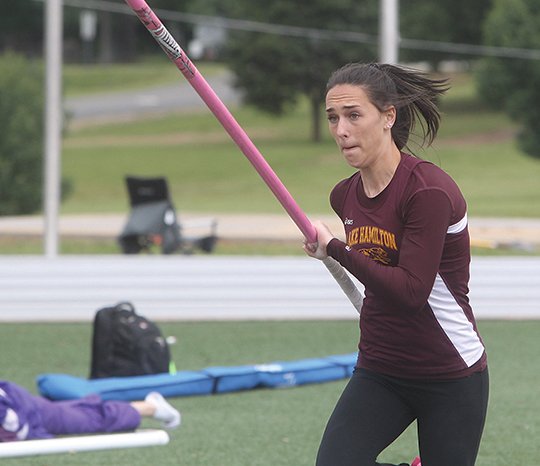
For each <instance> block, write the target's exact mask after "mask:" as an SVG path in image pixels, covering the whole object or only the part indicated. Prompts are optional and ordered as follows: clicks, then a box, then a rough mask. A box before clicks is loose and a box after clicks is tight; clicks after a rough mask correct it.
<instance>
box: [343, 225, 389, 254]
mask: <svg viewBox="0 0 540 466" xmlns="http://www.w3.org/2000/svg"><path fill="white" fill-rule="evenodd" d="M347 244H348V245H349V246H353V245H355V244H376V245H377V246H382V247H385V248H387V249H393V250H394V251H397V250H398V247H397V243H396V235H394V233H392V232H390V231H386V230H383V229H382V228H379V227H374V226H361V227H358V228H353V229H352V230H350V231H349V232H348V233H347Z"/></svg>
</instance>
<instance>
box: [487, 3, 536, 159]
mask: <svg viewBox="0 0 540 466" xmlns="http://www.w3.org/2000/svg"><path fill="white" fill-rule="evenodd" d="M539 30H540V6H539V4H538V1H537V0H496V1H495V5H494V8H493V10H492V11H491V13H490V15H489V16H488V18H487V21H486V24H485V39H486V44H487V45H493V46H500V47H517V48H528V49H540V34H539V32H538V31H539ZM539 82H540V61H538V60H524V59H517V58H495V57H491V58H485V59H483V60H482V62H481V64H480V67H479V71H478V73H477V84H478V90H479V93H480V96H481V97H482V98H483V100H485V101H486V102H487V103H488V104H489V105H491V106H493V107H494V108H499V109H501V108H502V109H504V111H505V112H506V113H507V114H508V115H510V117H512V118H513V119H514V120H515V121H516V122H518V123H520V124H521V131H520V134H519V135H518V143H519V145H520V147H521V148H522V149H523V150H524V151H525V152H526V153H527V154H529V155H531V156H533V157H538V158H540V86H539V85H538V83H539Z"/></svg>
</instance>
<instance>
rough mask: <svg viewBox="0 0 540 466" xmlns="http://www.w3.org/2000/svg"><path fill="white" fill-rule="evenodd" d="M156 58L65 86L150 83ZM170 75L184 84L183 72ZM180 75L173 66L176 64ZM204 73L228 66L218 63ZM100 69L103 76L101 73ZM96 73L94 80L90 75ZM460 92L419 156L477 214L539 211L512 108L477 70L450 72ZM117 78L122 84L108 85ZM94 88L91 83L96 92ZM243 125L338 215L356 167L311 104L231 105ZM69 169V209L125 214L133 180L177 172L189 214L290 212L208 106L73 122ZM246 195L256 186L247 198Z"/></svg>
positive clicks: (305, 201) (300, 196)
mask: <svg viewBox="0 0 540 466" xmlns="http://www.w3.org/2000/svg"><path fill="white" fill-rule="evenodd" d="M152 66H154V64H153V63H152V64H150V65H149V66H145V65H144V64H139V65H137V66H132V67H130V66H129V65H124V66H118V67H112V69H110V70H109V71H108V72H107V73H98V72H96V71H95V70H94V71H92V68H90V70H88V75H89V77H88V81H89V82H90V83H88V82H86V81H85V79H84V78H83V76H84V75H83V74H82V73H83V71H84V70H80V69H79V68H77V67H74V68H71V67H68V68H67V70H66V92H67V93H68V95H69V94H80V93H85V92H86V93H88V92H95V91H97V90H99V89H102V90H103V89H109V88H110V87H112V88H113V89H114V83H115V82H121V79H122V78H121V77H122V76H129V78H128V79H127V82H128V83H131V84H130V85H131V86H134V87H137V86H142V85H143V84H144V83H147V84H149V83H151V84H152V85H154V84H159V83H160V82H161V81H160V82H154V81H153V80H149V78H148V76H147V74H145V71H147V70H150V71H151V70H152ZM159 66H164V71H163V73H160V76H163V78H160V79H163V80H165V81H166V82H169V80H173V82H174V80H176V81H178V83H179V90H178V92H181V84H184V78H183V77H182V76H181V75H179V74H178V73H176V74H174V73H170V72H167V71H166V70H167V66H166V64H165V63H160V64H159ZM169 68H170V69H171V70H169V71H172V72H175V69H174V67H173V66H169ZM202 72H203V74H205V73H219V72H220V71H219V69H216V68H215V67H213V68H209V69H208V70H206V69H202ZM94 75H95V76H100V79H98V78H97V77H96V78H92V76H94ZM91 78H92V79H91ZM450 80H451V83H452V86H453V87H452V89H451V90H450V92H449V93H448V95H447V96H446V97H445V98H444V99H443V101H442V102H441V109H442V111H443V121H442V126H441V131H440V135H439V138H438V139H437V141H436V142H435V144H434V146H433V147H432V148H429V149H426V150H424V149H421V148H418V147H417V145H415V141H414V139H413V140H412V142H411V149H412V150H413V151H414V152H415V153H416V154H417V155H418V156H420V157H422V158H426V159H428V160H431V161H433V162H434V163H436V164H438V165H440V166H441V167H442V168H443V169H444V170H446V171H448V172H449V173H450V174H451V175H452V176H453V177H454V178H455V179H456V181H457V183H458V184H459V185H460V186H461V188H462V190H463V192H464V194H465V196H466V198H467V200H468V203H469V213H470V215H472V216H510V217H521V216H524V217H540V188H539V187H538V183H537V180H538V179H539V178H540V160H538V159H533V158H531V157H528V156H526V155H524V154H522V153H521V152H520V151H519V150H518V149H517V147H516V144H515V141H514V134H515V133H516V131H517V128H516V127H515V126H514V125H513V124H512V122H511V121H509V119H508V118H507V117H506V116H504V114H502V113H499V112H495V111H493V110H488V109H486V108H485V107H484V106H483V105H482V104H481V102H480V101H479V100H478V98H477V97H476V94H475V89H474V83H473V80H472V77H471V76H470V75H467V74H456V75H451V76H450ZM107 83H113V84H110V85H109V84H107ZM89 89H90V90H89ZM231 111H232V113H233V114H234V115H235V117H236V119H237V120H238V122H239V123H240V124H241V125H242V127H243V128H244V129H245V130H246V132H247V134H248V135H249V136H250V138H251V139H252V140H253V142H254V143H255V144H256V146H257V147H258V148H259V150H260V151H261V153H262V154H263V156H264V157H265V158H266V159H267V161H268V162H269V163H270V165H271V166H272V168H273V169H274V171H275V172H276V174H277V175H278V176H279V177H280V178H281V180H282V181H283V183H284V184H285V186H286V187H287V188H288V190H289V191H290V192H291V194H292V195H293V197H294V198H295V199H296V201H297V202H298V204H299V205H300V206H301V207H302V209H303V210H305V211H306V212H307V213H308V214H324V213H330V208H329V206H328V194H329V191H330V190H331V188H332V187H333V186H334V184H335V183H336V182H337V181H338V180H340V179H342V178H344V177H346V176H349V175H350V174H351V173H352V171H351V169H350V168H349V167H348V166H347V165H346V164H345V162H344V161H343V160H342V157H341V155H340V154H339V152H338V150H337V148H336V147H335V143H334V142H333V141H332V140H331V139H330V136H329V135H328V134H327V133H328V131H327V130H326V128H325V126H326V123H325V122H324V121H323V122H322V123H323V133H324V138H323V141H321V142H320V143H315V142H312V141H310V138H309V134H310V118H311V117H310V115H309V112H308V106H307V104H306V102H305V101H301V102H300V103H299V105H297V106H296V107H295V108H293V109H292V110H291V112H289V113H287V114H285V115H282V116H280V117H272V116H269V115H266V114H263V113H261V112H259V111H257V110H255V109H253V108H249V107H244V106H242V107H238V108H231ZM63 174H64V176H65V177H67V178H69V179H70V180H71V182H72V183H73V186H74V192H73V194H72V195H71V196H70V197H69V199H67V201H66V202H65V203H64V205H63V206H62V212H63V213H82V212H125V211H126V209H127V202H128V201H127V195H126V192H125V186H124V182H123V180H124V177H125V176H126V175H128V174H133V175H139V176H161V175H165V176H167V178H168V181H169V184H170V187H171V191H172V194H173V198H174V201H175V203H176V206H177V208H178V209H179V210H180V211H188V212H189V211H193V212H282V208H281V206H280V205H279V204H278V202H277V201H276V200H275V198H274V196H273V195H272V194H271V193H270V191H269V190H268V188H267V187H266V185H265V184H264V183H263V182H262V181H261V180H260V178H259V176H258V174H257V173H256V172H255V170H254V169H253V167H252V166H251V164H250V163H249V162H248V161H247V160H246V159H245V157H244V155H243V154H242V153H241V152H240V150H239V149H238V148H237V147H236V145H235V144H234V143H233V142H232V141H231V140H230V138H229V136H228V135H227V134H226V132H225V131H224V130H223V128H222V127H221V126H220V124H219V123H218V122H217V120H216V119H215V117H214V116H213V115H212V114H211V112H210V111H209V110H207V109H206V108H202V109H201V110H198V111H194V112H190V113H186V112H183V113H177V114H172V115H167V116H164V117H153V118H147V119H144V120H142V121H136V122H119V123H116V124H114V123H113V124H111V123H110V122H107V123H106V124H102V125H99V124H97V125H92V126H86V127H79V126H77V127H75V126H72V127H70V126H69V124H68V126H67V131H66V136H65V139H64V147H63ZM245 193H249V196H246V195H245Z"/></svg>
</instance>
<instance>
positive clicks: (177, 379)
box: [37, 353, 357, 401]
mask: <svg viewBox="0 0 540 466" xmlns="http://www.w3.org/2000/svg"><path fill="white" fill-rule="evenodd" d="M356 357H357V354H356V353H351V354H343V355H335V356H329V357H326V358H312V359H300V360H297V361H277V362H271V363H267V364H257V365H247V366H220V367H207V368H206V369H202V370H200V371H178V372H176V373H175V374H156V375H141V376H134V377H111V378H104V379H91V380H87V379H83V378H81V377H74V376H72V375H67V374H42V375H39V376H38V378H37V385H38V389H39V392H40V393H41V395H43V396H45V397H47V398H49V399H51V400H72V399H78V398H82V397H84V396H86V395H90V394H98V395H100V396H101V397H102V398H103V399H105V400H125V401H133V400H142V399H143V398H144V397H145V396H146V395H147V394H148V393H150V392H152V391H157V392H160V393H161V394H162V395H163V396H165V397H169V398H170V397H181V396H197V395H211V394H214V393H227V392H234V391H240V390H252V389H255V388H278V387H291V386H296V385H304V384H311V383H322V382H329V381H332V380H339V379H343V378H348V377H350V376H351V374H352V372H353V369H354V366H355V364H356Z"/></svg>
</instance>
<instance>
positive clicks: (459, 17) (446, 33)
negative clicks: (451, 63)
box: [399, 0, 493, 69]
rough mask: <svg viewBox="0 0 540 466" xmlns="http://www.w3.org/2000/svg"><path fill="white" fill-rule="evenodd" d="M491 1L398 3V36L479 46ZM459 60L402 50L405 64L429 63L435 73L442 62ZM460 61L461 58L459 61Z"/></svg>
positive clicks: (431, 53)
mask: <svg viewBox="0 0 540 466" xmlns="http://www.w3.org/2000/svg"><path fill="white" fill-rule="evenodd" d="M492 3H493V0H474V1H472V2H471V1H470V0H437V1H436V2H434V1H433V0H415V1H414V2H411V1H407V0H401V2H400V11H399V18H400V34H401V36H402V37H404V38H407V39H421V40H432V41H438V42H455V43H462V44H481V43H482V28H481V25H482V24H483V22H484V21H485V18H486V16H487V15H488V13H489V11H490V9H491V6H492ZM456 57H459V56H458V55H455V54H450V53H445V54H442V53H440V52H431V51H426V50H410V49H404V50H402V51H401V52H400V58H401V59H402V60H405V61H428V62H430V63H431V64H432V66H433V67H434V68H435V69H436V68H437V67H438V65H439V63H440V62H441V61H442V60H448V59H452V58H456ZM459 58H462V57H459Z"/></svg>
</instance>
